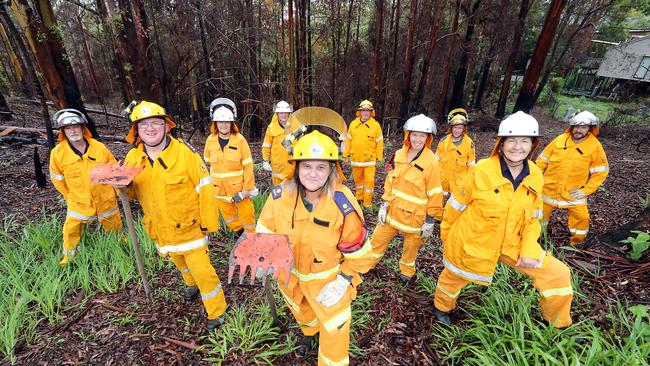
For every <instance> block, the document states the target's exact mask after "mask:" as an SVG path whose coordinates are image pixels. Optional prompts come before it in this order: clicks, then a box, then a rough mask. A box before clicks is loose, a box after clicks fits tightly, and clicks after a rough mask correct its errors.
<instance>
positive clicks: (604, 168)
mask: <svg viewBox="0 0 650 366" xmlns="http://www.w3.org/2000/svg"><path fill="white" fill-rule="evenodd" d="M606 171H609V166H607V165H603V166H599V167H595V168H590V169H589V173H597V172H606Z"/></svg>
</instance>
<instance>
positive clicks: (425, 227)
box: [420, 216, 436, 240]
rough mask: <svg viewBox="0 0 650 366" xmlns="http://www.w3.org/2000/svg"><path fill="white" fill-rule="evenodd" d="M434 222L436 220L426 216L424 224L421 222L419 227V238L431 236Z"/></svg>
mask: <svg viewBox="0 0 650 366" xmlns="http://www.w3.org/2000/svg"><path fill="white" fill-rule="evenodd" d="M435 223H436V221H435V220H434V219H433V217H431V216H427V218H426V220H425V221H424V224H422V227H421V228H420V230H421V233H420V239H424V240H426V239H429V238H430V237H432V236H433V227H434V226H435Z"/></svg>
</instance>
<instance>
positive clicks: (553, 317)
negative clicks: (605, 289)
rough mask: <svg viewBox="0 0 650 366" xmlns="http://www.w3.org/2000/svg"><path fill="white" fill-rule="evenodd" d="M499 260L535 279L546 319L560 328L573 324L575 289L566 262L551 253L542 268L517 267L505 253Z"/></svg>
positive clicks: (545, 258)
mask: <svg viewBox="0 0 650 366" xmlns="http://www.w3.org/2000/svg"><path fill="white" fill-rule="evenodd" d="M499 261H501V262H503V263H505V264H506V265H508V266H510V267H511V268H514V269H515V270H516V271H518V272H520V273H523V274H525V275H526V276H528V277H530V278H531V279H532V280H533V286H535V288H536V289H537V290H538V291H539V292H540V297H539V304H540V306H541V308H542V316H543V317H544V319H546V320H547V321H548V322H549V323H551V324H552V325H554V326H556V327H558V328H564V327H567V326H569V325H571V322H572V321H571V301H572V300H573V289H572V288H571V270H570V269H569V267H567V265H566V264H564V263H562V262H560V261H559V260H558V259H557V258H554V257H552V256H550V255H547V256H546V257H544V262H543V265H542V268H521V267H515V261H513V260H512V259H511V258H510V257H507V256H505V255H502V256H501V257H500V258H499Z"/></svg>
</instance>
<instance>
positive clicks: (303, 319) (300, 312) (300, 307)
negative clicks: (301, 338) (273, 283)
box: [278, 284, 320, 337]
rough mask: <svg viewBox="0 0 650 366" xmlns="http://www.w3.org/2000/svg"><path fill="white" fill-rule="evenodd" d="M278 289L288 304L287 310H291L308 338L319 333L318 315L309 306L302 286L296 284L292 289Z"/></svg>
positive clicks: (281, 287) (281, 286) (280, 287)
mask: <svg viewBox="0 0 650 366" xmlns="http://www.w3.org/2000/svg"><path fill="white" fill-rule="evenodd" d="M278 288H279V289H280V293H281V294H282V297H283V298H284V301H285V302H286V303H287V308H289V310H291V313H292V314H293V316H294V317H295V318H296V322H297V323H298V325H299V326H300V330H302V333H303V334H304V335H306V336H308V337H311V336H313V335H315V334H316V333H318V330H319V329H320V324H319V322H318V319H317V318H316V313H315V312H314V310H313V309H312V308H311V305H309V302H308V301H307V298H306V297H305V295H304V294H303V293H302V291H301V289H300V285H298V284H296V286H295V287H293V288H291V289H288V288H286V287H284V286H283V285H279V286H278Z"/></svg>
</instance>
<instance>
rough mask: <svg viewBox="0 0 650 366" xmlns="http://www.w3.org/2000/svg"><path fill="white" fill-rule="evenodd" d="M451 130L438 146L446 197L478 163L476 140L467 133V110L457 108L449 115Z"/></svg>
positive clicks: (448, 120)
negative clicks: (473, 140) (475, 147)
mask: <svg viewBox="0 0 650 366" xmlns="http://www.w3.org/2000/svg"><path fill="white" fill-rule="evenodd" d="M447 122H448V123H449V130H448V131H447V135H446V136H445V137H443V138H442V139H441V140H440V142H439V143H438V148H436V159H437V160H438V161H439V162H440V179H441V180H442V189H443V191H444V192H443V194H444V195H445V197H449V192H454V191H455V190H456V187H457V186H458V184H460V182H461V181H462V180H463V178H465V175H467V172H468V171H469V169H470V167H471V166H473V165H474V164H476V150H475V149H474V142H472V139H471V138H470V137H469V136H468V135H467V124H468V120H467V112H466V111H465V110H464V109H462V108H457V109H454V110H452V111H451V112H449V115H448V116H447Z"/></svg>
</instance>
